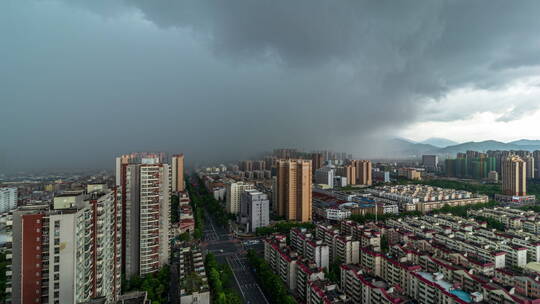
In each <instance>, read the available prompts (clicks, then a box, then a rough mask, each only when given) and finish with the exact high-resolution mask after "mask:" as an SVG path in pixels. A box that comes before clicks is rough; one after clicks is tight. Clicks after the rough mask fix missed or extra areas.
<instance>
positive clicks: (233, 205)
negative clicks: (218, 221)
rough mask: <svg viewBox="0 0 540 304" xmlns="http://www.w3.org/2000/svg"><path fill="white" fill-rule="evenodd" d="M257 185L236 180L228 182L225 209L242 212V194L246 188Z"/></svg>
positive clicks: (235, 212) (230, 211)
mask: <svg viewBox="0 0 540 304" xmlns="http://www.w3.org/2000/svg"><path fill="white" fill-rule="evenodd" d="M254 188H255V186H254V185H253V184H251V183H246V182H234V181H231V182H229V183H227V190H226V202H225V209H226V210H227V212H229V213H232V214H238V213H239V212H240V195H241V194H242V192H244V191H245V190H250V189H254Z"/></svg>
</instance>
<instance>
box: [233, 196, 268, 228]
mask: <svg viewBox="0 0 540 304" xmlns="http://www.w3.org/2000/svg"><path fill="white" fill-rule="evenodd" d="M269 209H270V202H269V201H268V196H267V195H266V194H264V193H262V192H260V191H257V190H255V189H251V190H245V191H243V192H242V194H241V195H240V216H241V218H242V219H245V222H246V225H247V227H246V231H249V232H255V231H256V230H257V228H259V227H266V226H268V224H270V216H269V211H270V210H269Z"/></svg>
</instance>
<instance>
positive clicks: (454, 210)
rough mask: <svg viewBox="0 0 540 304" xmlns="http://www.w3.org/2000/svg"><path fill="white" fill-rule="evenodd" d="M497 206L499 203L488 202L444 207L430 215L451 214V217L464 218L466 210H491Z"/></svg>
mask: <svg viewBox="0 0 540 304" xmlns="http://www.w3.org/2000/svg"><path fill="white" fill-rule="evenodd" d="M497 205H499V203H497V202H494V201H490V202H487V203H478V204H472V205H464V206H455V207H451V206H449V205H444V206H443V207H442V208H440V209H437V210H433V211H432V213H451V214H452V215H456V216H461V217H466V216H467V211H468V210H478V209H482V208H491V207H495V206H497Z"/></svg>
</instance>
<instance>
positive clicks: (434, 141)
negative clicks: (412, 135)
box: [420, 137, 459, 148]
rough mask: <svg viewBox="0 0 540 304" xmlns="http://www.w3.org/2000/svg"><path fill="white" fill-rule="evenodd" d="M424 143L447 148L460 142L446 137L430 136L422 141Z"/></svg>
mask: <svg viewBox="0 0 540 304" xmlns="http://www.w3.org/2000/svg"><path fill="white" fill-rule="evenodd" d="M420 143H422V144H427V145H432V146H435V147H438V148H446V147H448V146H454V145H457V144H459V143H457V142H455V141H452V140H449V139H446V138H440V137H432V138H428V139H426V140H424V141H422V142H420Z"/></svg>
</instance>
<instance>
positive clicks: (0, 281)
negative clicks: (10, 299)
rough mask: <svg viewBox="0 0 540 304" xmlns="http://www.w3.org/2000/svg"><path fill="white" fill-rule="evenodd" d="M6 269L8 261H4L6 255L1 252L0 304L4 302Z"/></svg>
mask: <svg viewBox="0 0 540 304" xmlns="http://www.w3.org/2000/svg"><path fill="white" fill-rule="evenodd" d="M7 267H8V260H7V259H6V254H5V253H3V252H2V253H0V303H5V301H6V283H7V276H6V271H7Z"/></svg>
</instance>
